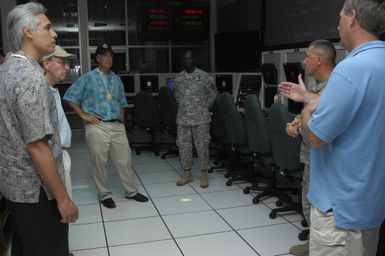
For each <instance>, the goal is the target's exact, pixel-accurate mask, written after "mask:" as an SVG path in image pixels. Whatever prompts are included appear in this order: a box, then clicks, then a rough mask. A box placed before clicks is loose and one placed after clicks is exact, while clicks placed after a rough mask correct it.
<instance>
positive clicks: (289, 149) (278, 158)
mask: <svg viewBox="0 0 385 256" xmlns="http://www.w3.org/2000/svg"><path fill="white" fill-rule="evenodd" d="M291 119H292V118H291V117H290V114H289V112H288V110H287V108H286V106H284V105H283V104H281V103H274V104H273V105H272V106H271V108H270V119H269V130H270V138H271V145H272V149H273V156H274V161H275V163H276V165H277V166H278V168H279V169H278V171H279V173H280V174H281V175H282V176H283V177H287V178H289V179H291V180H292V179H294V180H295V181H297V185H298V186H297V191H296V192H298V194H299V195H301V181H302V173H303V164H302V163H301V162H300V147H301V141H300V139H299V138H298V137H297V138H293V137H290V136H288V135H287V134H286V124H287V123H288V122H290V121H291ZM278 198H279V200H278V202H277V203H276V205H277V206H282V207H280V208H275V209H273V210H272V211H271V213H270V214H269V217H270V218H272V219H274V218H275V217H276V216H277V213H278V212H286V211H297V212H298V213H302V205H301V198H300V200H299V201H298V202H297V201H294V200H292V199H291V197H289V196H287V194H285V193H283V191H279V193H278Z"/></svg>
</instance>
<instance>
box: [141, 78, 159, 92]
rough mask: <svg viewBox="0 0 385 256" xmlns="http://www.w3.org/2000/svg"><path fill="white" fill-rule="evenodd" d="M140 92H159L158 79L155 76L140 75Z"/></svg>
mask: <svg viewBox="0 0 385 256" xmlns="http://www.w3.org/2000/svg"><path fill="white" fill-rule="evenodd" d="M140 90H141V91H148V92H158V91H159V77H158V76H157V75H141V76H140Z"/></svg>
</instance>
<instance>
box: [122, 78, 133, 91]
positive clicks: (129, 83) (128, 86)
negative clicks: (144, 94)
mask: <svg viewBox="0 0 385 256" xmlns="http://www.w3.org/2000/svg"><path fill="white" fill-rule="evenodd" d="M120 79H122V82H123V86H124V92H125V93H135V79H134V76H133V75H127V74H122V75H120Z"/></svg>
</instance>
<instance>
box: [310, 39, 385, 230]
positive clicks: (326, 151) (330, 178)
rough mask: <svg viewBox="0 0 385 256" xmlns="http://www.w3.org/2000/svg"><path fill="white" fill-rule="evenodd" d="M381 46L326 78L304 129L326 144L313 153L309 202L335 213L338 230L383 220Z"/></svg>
mask: <svg viewBox="0 0 385 256" xmlns="http://www.w3.org/2000/svg"><path fill="white" fill-rule="evenodd" d="M384 68H385V45H384V43H383V42H382V41H372V42H369V43H365V44H362V45H360V46H358V47H357V48H356V49H354V50H353V51H352V52H351V53H350V54H349V55H348V56H347V58H346V59H345V60H343V61H341V62H340V63H339V64H338V65H337V66H336V67H335V69H334V70H333V72H332V74H331V75H330V77H329V81H328V85H327V86H326V89H325V91H324V92H323V94H322V96H321V99H320V102H319V105H318V107H317V109H316V111H315V112H314V113H313V115H312V118H311V119H310V121H309V123H308V125H309V129H310V130H311V131H312V132H313V133H314V134H315V135H316V136H317V137H318V138H320V139H321V140H323V141H325V142H327V144H325V145H323V146H322V147H319V148H314V147H313V148H312V149H311V161H310V165H311V177H310V189H309V194H308V198H309V201H310V202H311V204H312V205H313V206H314V207H316V208H317V209H318V210H320V211H322V212H326V211H328V210H329V209H333V211H334V219H335V222H336V226H337V227H338V228H345V229H353V230H363V229H370V228H374V227H379V226H380V225H381V223H382V222H383V220H384V219H385V199H384V195H385V161H384V159H385V143H384V142H385V114H384V106H385V72H384Z"/></svg>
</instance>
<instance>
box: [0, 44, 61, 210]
mask: <svg viewBox="0 0 385 256" xmlns="http://www.w3.org/2000/svg"><path fill="white" fill-rule="evenodd" d="M0 109H1V111H0V163H1V165H0V180H1V182H0V192H1V193H2V194H3V195H4V196H5V197H6V198H7V199H8V200H10V201H13V202H20V203H36V202H38V201H39V192H40V186H43V188H44V189H45V191H46V193H47V196H48V198H49V199H53V196H52V194H51V192H50V191H49V190H48V189H47V188H46V187H45V185H44V184H43V182H42V180H41V178H40V176H39V174H38V171H37V170H36V168H35V166H34V164H33V162H32V158H31V156H30V154H29V153H28V151H27V147H26V145H27V144H30V143H32V142H35V141H37V140H40V139H42V138H44V137H48V144H49V146H50V147H51V149H52V153H53V156H54V159H55V161H56V166H57V170H58V173H59V176H60V178H61V179H62V181H63V183H64V167H63V159H62V154H61V146H60V138H59V132H58V118H57V111H56V106H55V99H54V97H53V96H52V93H51V91H50V86H49V85H48V83H47V80H46V79H45V77H44V74H43V70H42V68H41V67H40V65H39V63H37V61H36V60H34V59H32V58H31V57H30V56H28V55H27V54H25V53H23V52H21V51H20V52H17V53H16V54H13V55H12V56H10V57H9V59H8V60H7V61H6V62H5V63H4V64H3V65H1V66H0ZM52 171H55V170H52Z"/></svg>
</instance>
